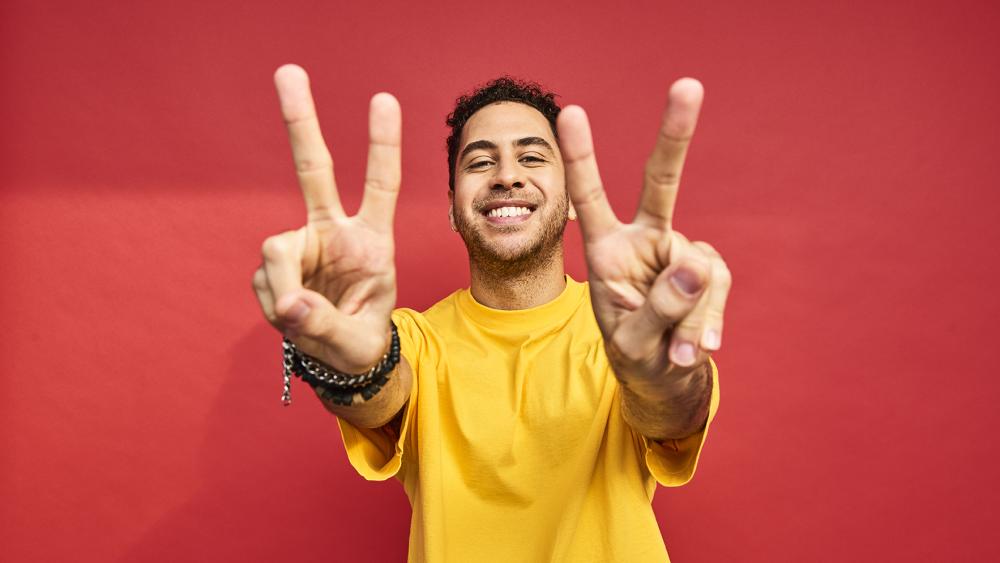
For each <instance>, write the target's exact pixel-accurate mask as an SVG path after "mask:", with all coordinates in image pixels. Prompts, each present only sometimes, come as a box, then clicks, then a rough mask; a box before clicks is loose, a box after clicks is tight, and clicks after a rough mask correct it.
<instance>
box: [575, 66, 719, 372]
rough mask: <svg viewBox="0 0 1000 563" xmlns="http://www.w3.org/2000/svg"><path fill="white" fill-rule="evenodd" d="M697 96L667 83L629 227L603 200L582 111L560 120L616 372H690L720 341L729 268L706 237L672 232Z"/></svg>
mask: <svg viewBox="0 0 1000 563" xmlns="http://www.w3.org/2000/svg"><path fill="white" fill-rule="evenodd" d="M702 98H703V90H702V86H701V84H700V83H699V82H698V81H697V80H694V79H691V78H684V79H681V80H678V81H677V82H675V83H674V84H673V86H672V87H671V88H670V99H669V103H668V107H667V110H666V112H665V113H664V117H663V123H662V126H661V129H660V133H659V138H658V140H657V142H656V147H655V148H654V150H653V153H652V155H651V156H650V157H649V160H648V161H647V163H646V173H645V181H644V186H643V190H642V199H641V203H640V206H639V211H638V213H637V214H636V217H635V220H634V221H633V222H632V223H631V224H623V223H621V222H619V221H618V218H617V217H616V216H615V214H614V212H613V211H612V209H611V207H610V205H609V204H608V200H607V196H606V194H605V191H604V187H603V184H602V183H601V178H600V174H599V172H598V169H597V160H596V158H595V156H594V145H593V139H592V137H591V133H590V126H589V124H588V122H587V116H586V114H585V113H584V111H583V109H582V108H580V107H577V106H570V107H567V108H565V109H564V110H563V111H562V113H561V114H560V116H559V121H558V129H559V138H560V147H561V149H562V152H563V158H564V159H565V162H566V183H567V188H568V190H569V193H570V197H571V199H572V201H573V205H574V207H575V208H576V211H577V213H578V214H579V218H580V228H581V229H582V231H583V240H584V248H585V252H586V259H587V266H588V269H589V272H590V291H591V298H592V301H593V304H594V314H595V316H596V317H597V322H598V324H599V325H600V328H601V332H602V334H603V336H604V339H605V343H606V344H607V349H608V357H609V359H610V360H611V362H612V367H613V368H614V369H615V371H616V373H619V375H620V376H621V375H624V373H622V372H627V373H629V374H632V375H640V376H655V375H659V374H663V373H665V372H667V371H668V370H669V371H679V372H682V373H683V372H687V371H689V370H690V369H694V368H696V367H698V366H700V365H702V364H704V363H705V362H706V361H707V358H708V354H710V353H711V352H712V351H714V350H718V349H719V346H720V344H721V337H722V317H723V311H724V309H725V305H726V297H727V295H728V294H729V288H730V285H731V276H730V273H729V269H728V268H727V267H726V264H725V262H724V261H723V260H722V258H721V257H720V256H719V254H718V252H716V251H715V250H714V249H713V248H712V247H711V246H710V245H709V244H708V243H704V242H690V241H688V239H687V238H686V237H684V236H683V235H681V234H680V233H678V232H676V231H674V230H673V229H672V228H671V221H672V218H673V214H674V204H675V201H676V199H677V190H678V186H679V185H680V178H681V169H682V167H683V165H684V157H685V155H686V153H687V148H688V144H689V142H690V139H691V136H692V135H693V133H694V129H695V123H696V122H697V119H698V111H699V109H700V108H701V102H702Z"/></svg>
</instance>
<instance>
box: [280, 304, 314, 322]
mask: <svg viewBox="0 0 1000 563" xmlns="http://www.w3.org/2000/svg"><path fill="white" fill-rule="evenodd" d="M308 314H309V305H306V304H305V302H303V301H296V302H295V305H292V306H291V307H289V308H288V312H287V313H285V318H286V319H287V320H288V321H289V322H291V323H294V324H299V323H301V322H302V321H304V320H306V316H307V315H308Z"/></svg>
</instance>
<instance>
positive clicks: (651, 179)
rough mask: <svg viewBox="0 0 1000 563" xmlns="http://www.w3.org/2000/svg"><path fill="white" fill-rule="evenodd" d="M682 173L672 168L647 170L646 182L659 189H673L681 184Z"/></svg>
mask: <svg viewBox="0 0 1000 563" xmlns="http://www.w3.org/2000/svg"><path fill="white" fill-rule="evenodd" d="M680 181H681V175H680V174H678V173H677V172H674V171H672V170H657V169H652V170H647V171H646V183H647V184H649V185H650V186H651V187H653V188H657V189H673V188H676V187H677V186H678V184H680Z"/></svg>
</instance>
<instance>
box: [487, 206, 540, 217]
mask: <svg viewBox="0 0 1000 563" xmlns="http://www.w3.org/2000/svg"><path fill="white" fill-rule="evenodd" d="M529 213H531V210H530V209H528V208H527V207H497V208H496V209H491V210H490V211H489V213H487V214H486V215H487V216H488V217H517V216H520V215H527V214H529Z"/></svg>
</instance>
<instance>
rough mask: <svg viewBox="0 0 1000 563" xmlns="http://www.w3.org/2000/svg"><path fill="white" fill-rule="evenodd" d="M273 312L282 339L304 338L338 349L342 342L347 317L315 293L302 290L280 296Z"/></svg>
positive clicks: (295, 339)
mask: <svg viewBox="0 0 1000 563" xmlns="http://www.w3.org/2000/svg"><path fill="white" fill-rule="evenodd" d="M274 312H275V314H276V315H277V317H278V321H279V322H280V324H281V326H283V327H284V329H285V330H284V332H285V335H286V336H287V337H288V338H289V339H292V340H294V341H297V340H299V339H302V338H304V339H308V340H313V341H315V342H316V343H317V344H320V345H326V346H330V347H334V348H337V347H338V346H336V344H337V341H338V340H339V339H342V338H343V334H344V331H343V330H342V327H343V326H344V321H345V317H346V315H344V314H343V313H341V312H340V311H338V310H337V308H336V307H334V305H333V303H330V300H329V299H327V298H326V297H324V296H322V295H320V294H319V293H316V292H315V291H312V290H309V289H301V290H299V291H294V292H291V293H288V294H286V295H283V296H281V298H280V299H278V302H277V303H275V304H274ZM338 337H339V338H338ZM296 346H298V342H296ZM307 347H308V345H307ZM303 352H306V353H307V354H308V353H309V352H307V351H306V350H303ZM310 355H312V354H310Z"/></svg>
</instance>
